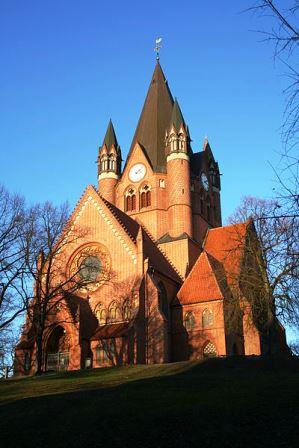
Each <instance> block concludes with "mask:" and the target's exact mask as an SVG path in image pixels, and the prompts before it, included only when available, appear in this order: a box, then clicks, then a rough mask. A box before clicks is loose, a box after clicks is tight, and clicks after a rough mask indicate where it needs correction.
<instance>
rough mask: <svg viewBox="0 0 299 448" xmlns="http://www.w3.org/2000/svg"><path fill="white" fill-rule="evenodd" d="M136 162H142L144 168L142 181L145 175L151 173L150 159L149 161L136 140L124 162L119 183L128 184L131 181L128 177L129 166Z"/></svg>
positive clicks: (147, 175)
mask: <svg viewBox="0 0 299 448" xmlns="http://www.w3.org/2000/svg"><path fill="white" fill-rule="evenodd" d="M137 163H142V164H143V165H144V166H145V168H146V173H145V176H144V178H143V179H142V180H141V181H144V180H145V179H146V178H147V177H149V176H151V175H152V174H153V169H152V165H151V161H150V159H149V157H148V155H147V154H146V152H145V150H144V148H143V147H142V146H141V145H140V144H139V143H138V142H136V143H135V145H134V147H133V149H132V152H131V153H130V155H129V156H128V158H127V162H126V165H125V168H124V170H123V173H122V176H121V179H120V181H119V184H122V183H124V184H126V185H129V184H131V183H132V180H131V179H130V177H129V173H130V170H131V168H132V167H133V166H134V165H135V164H137ZM134 184H135V182H134Z"/></svg>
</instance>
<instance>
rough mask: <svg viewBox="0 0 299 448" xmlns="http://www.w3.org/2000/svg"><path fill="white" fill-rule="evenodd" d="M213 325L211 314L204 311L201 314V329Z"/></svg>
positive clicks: (209, 311)
mask: <svg viewBox="0 0 299 448" xmlns="http://www.w3.org/2000/svg"><path fill="white" fill-rule="evenodd" d="M211 325H213V313H212V311H211V310H208V309H205V310H204V311H203V313H202V327H203V328H206V327H210V326H211Z"/></svg>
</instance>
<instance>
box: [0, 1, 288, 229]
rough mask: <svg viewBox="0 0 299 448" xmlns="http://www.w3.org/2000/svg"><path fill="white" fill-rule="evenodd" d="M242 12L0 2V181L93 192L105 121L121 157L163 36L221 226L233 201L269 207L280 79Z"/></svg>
mask: <svg viewBox="0 0 299 448" xmlns="http://www.w3.org/2000/svg"><path fill="white" fill-rule="evenodd" d="M252 3H254V1H253V0H252V1H251V0H244V1H237V0H230V1H229V2H223V1H222V0H215V1H213V2H203V1H195V0H193V1H186V2H181V1H180V2H179V1H176V0H172V1H168V0H167V1H160V2H157V1H151V2H142V1H129V0H128V1H120V0H115V1H113V2H112V1H110V2H109V1H104V2H103V1H101V0H97V1H96V0H85V1H84V2H83V1H76V0H72V1H70V0H64V1H63V2H61V1H57V0H52V1H48V0H43V1H42V2H40V1H37V0H36V1H32V0H27V1H26V2H22V1H16V0H0V65H1V70H0V129H1V132H0V166H1V179H0V181H1V182H2V183H4V185H6V187H7V188H8V189H9V190H10V191H16V192H19V193H22V194H24V195H25V196H26V198H27V199H28V200H29V201H31V202H36V201H44V200H51V201H53V202H55V203H60V202H62V201H65V200H68V201H69V202H70V204H71V205H74V204H75V203H76V201H77V200H78V199H79V197H80V196H81V194H82V191H83V190H84V188H85V187H86V185H88V184H96V173H97V170H96V164H95V161H96V158H97V150H98V146H99V144H101V143H102V140H103V137H104V133H105V130H106V127H107V124H108V120H109V118H110V117H111V118H112V120H113V123H114V125H115V129H116V133H117V137H118V140H119V143H120V145H121V148H122V151H123V158H124V159H125V156H126V154H127V151H128V148H129V146H130V143H131V139H132V137H133V134H134V131H135V127H136V125H137V121H138V117H139V114H140V111H141V108H142V105H143V102H144V99H145V95H146V91H147V88H148V84H149V82H150V78H151V76H152V72H153V69H154V65H155V54H154V51H153V49H154V41H155V37H157V36H162V37H163V48H162V51H161V65H162V68H163V70H164V72H165V75H166V77H167V79H168V82H169V85H170V88H171V91H172V93H173V95H174V96H177V97H178V100H179V102H180V105H181V108H182V111H183V114H184V117H185V120H186V121H187V123H188V125H189V128H190V132H191V137H192V139H193V150H195V151H198V150H199V149H201V147H202V143H203V139H204V137H205V136H206V135H207V136H208V138H209V140H210V144H211V147H212V149H213V151H214V154H215V157H216V159H217V160H218V162H219V165H220V169H221V172H222V173H223V176H222V208H223V218H224V221H225V219H226V217H227V216H228V215H229V214H230V213H232V212H233V210H234V209H235V207H236V206H237V205H238V203H239V201H240V198H241V196H242V195H255V196H263V197H270V196H271V195H272V189H273V188H274V187H275V182H274V177H275V176H274V174H273V171H272V168H271V167H270V164H269V162H271V163H272V164H273V165H276V164H277V162H278V160H279V156H278V153H279V151H280V149H281V142H280V134H279V128H280V125H281V123H282V114H283V108H284V99H283V95H282V90H283V88H284V86H285V79H284V78H283V77H282V76H281V74H282V70H279V69H277V67H275V65H274V62H273V58H272V49H271V47H270V46H269V45H268V44H266V43H262V42H261V35H260V34H258V33H256V32H254V31H253V30H260V29H263V28H266V27H267V25H268V24H267V23H266V20H268V19H263V20H260V19H259V18H258V17H257V16H256V15H253V14H251V13H248V12H247V13H245V12H244V10H245V9H246V8H247V7H249V6H251V5H252Z"/></svg>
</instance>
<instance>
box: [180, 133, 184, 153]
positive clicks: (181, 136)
mask: <svg viewBox="0 0 299 448" xmlns="http://www.w3.org/2000/svg"><path fill="white" fill-rule="evenodd" d="M179 151H185V137H184V135H183V134H180V139H179Z"/></svg>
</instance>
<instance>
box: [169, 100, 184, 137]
mask: <svg viewBox="0 0 299 448" xmlns="http://www.w3.org/2000/svg"><path fill="white" fill-rule="evenodd" d="M170 123H171V125H173V126H174V127H175V128H176V130H177V131H179V130H180V127H181V125H184V126H185V120H184V117H183V114H182V111H181V108H180V106H179V103H178V100H177V99H175V101H174V104H173V109H172V114H171V120H170Z"/></svg>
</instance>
